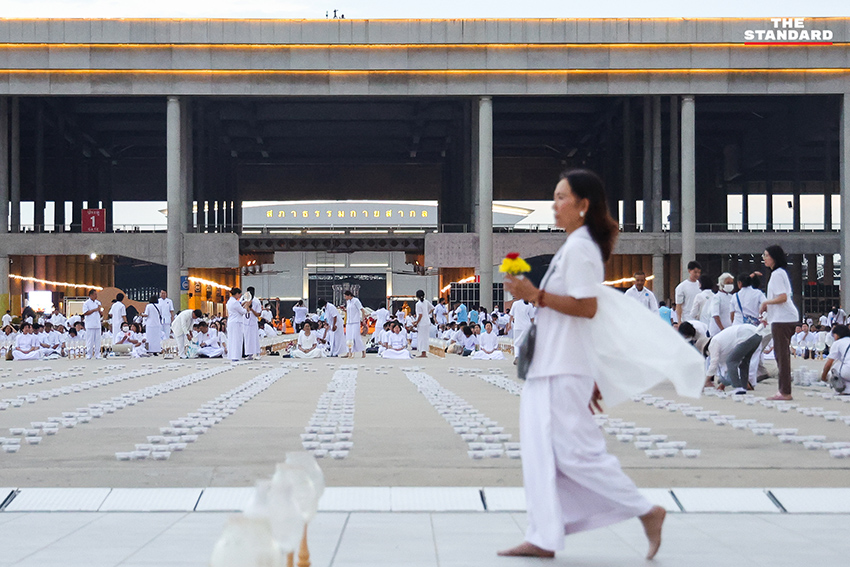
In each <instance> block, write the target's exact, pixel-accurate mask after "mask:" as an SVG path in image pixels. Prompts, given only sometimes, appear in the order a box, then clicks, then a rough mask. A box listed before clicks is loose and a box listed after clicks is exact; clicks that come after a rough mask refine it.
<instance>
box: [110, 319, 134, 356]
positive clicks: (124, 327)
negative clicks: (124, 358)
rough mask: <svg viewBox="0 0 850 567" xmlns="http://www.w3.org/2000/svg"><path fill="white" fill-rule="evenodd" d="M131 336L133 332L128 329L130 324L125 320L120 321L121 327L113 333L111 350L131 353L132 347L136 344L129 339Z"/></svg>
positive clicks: (119, 352)
mask: <svg viewBox="0 0 850 567" xmlns="http://www.w3.org/2000/svg"><path fill="white" fill-rule="evenodd" d="M132 338H133V332H132V331H130V325H129V324H127V323H126V322H123V323H121V328H120V329H119V330H117V331H116V332H115V334H114V335H113V343H112V351H113V352H116V353H118V354H129V355H132V354H133V349H134V348H135V347H136V346H137V345H135V344H133V342H132V341H131V339H132Z"/></svg>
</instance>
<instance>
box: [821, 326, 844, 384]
mask: <svg viewBox="0 0 850 567" xmlns="http://www.w3.org/2000/svg"><path fill="white" fill-rule="evenodd" d="M832 337H833V339H834V342H833V343H832V346H831V347H829V354H828V355H827V357H826V362H825V363H824V365H823V371H822V372H821V378H820V379H821V380H822V381H824V382H828V380H827V376H828V375H829V372H830V370H831V371H832V372H833V373H836V374H838V376H839V377H841V379H842V381H843V383H844V388H843V389H841V387H840V386H839V387H838V388H837V389H836V392H837V393H839V394H844V395H848V394H850V329H848V328H847V325H836V326H835V327H833V329H832ZM833 367H834V368H833Z"/></svg>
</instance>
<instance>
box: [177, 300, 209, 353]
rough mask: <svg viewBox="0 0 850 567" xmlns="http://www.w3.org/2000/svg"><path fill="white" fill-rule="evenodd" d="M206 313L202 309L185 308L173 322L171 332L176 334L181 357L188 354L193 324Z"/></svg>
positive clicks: (178, 351)
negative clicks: (187, 346) (187, 342)
mask: <svg viewBox="0 0 850 567" xmlns="http://www.w3.org/2000/svg"><path fill="white" fill-rule="evenodd" d="M203 316H204V314H203V312H202V311H201V310H200V309H195V310H194V311H192V310H191V309H184V310H183V311H181V312H180V313H178V314H177V317H175V318H174V321H173V322H172V323H171V332H172V333H173V334H174V340H176V341H177V353H178V356H179V357H180V358H187V356H186V341H188V340H189V334H190V333H191V332H192V326H193V325H194V324H195V320H196V319H200V318H201V317H203Z"/></svg>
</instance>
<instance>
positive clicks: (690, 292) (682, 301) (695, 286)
mask: <svg viewBox="0 0 850 567" xmlns="http://www.w3.org/2000/svg"><path fill="white" fill-rule="evenodd" d="M701 274H702V266H700V264H699V262H697V261H696V260H691V261H690V262H688V279H686V280H685V281H683V282H682V283H680V284H679V285H677V286H676V321H684V320H686V319H688V317H689V316H688V314H689V313H691V312H692V309H693V305H694V299H696V296H697V294H698V293H699V292H700V285H699V277H700V275H701ZM691 318H692V319H697V318H699V316H697V317H693V316H691Z"/></svg>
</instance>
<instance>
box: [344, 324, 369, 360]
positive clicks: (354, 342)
mask: <svg viewBox="0 0 850 567" xmlns="http://www.w3.org/2000/svg"><path fill="white" fill-rule="evenodd" d="M345 342H346V345H347V346H348V349H349V351H350V352H363V351H364V350H366V347H364V346H363V337H362V336H360V322H359V321H358V322H357V323H352V324H350V325H346V326H345Z"/></svg>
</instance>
